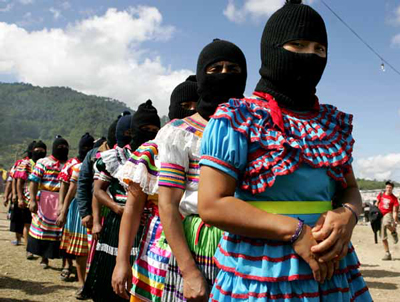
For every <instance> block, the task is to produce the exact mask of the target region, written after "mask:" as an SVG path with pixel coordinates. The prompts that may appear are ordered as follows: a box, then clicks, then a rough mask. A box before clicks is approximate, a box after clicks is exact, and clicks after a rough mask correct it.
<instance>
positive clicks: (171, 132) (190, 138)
mask: <svg viewBox="0 0 400 302" xmlns="http://www.w3.org/2000/svg"><path fill="white" fill-rule="evenodd" d="M154 141H155V142H156V143H157V145H158V150H159V159H160V161H161V162H164V161H166V162H169V163H175V164H178V165H181V166H183V167H188V160H189V159H188V154H190V155H191V156H193V157H200V147H201V137H199V136H197V135H195V134H194V133H192V132H189V131H187V130H185V129H183V128H179V127H175V126H173V125H172V124H171V123H170V124H167V125H165V126H164V127H162V128H161V130H160V131H159V132H158V134H157V136H156V138H155V140H154ZM178 150H179V151H178ZM171 151H175V152H171ZM177 151H178V152H177ZM175 153H178V154H175ZM179 153H180V154H179Z"/></svg>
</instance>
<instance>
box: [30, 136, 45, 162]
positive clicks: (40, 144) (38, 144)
mask: <svg viewBox="0 0 400 302" xmlns="http://www.w3.org/2000/svg"><path fill="white" fill-rule="evenodd" d="M36 148H43V149H44V151H33V152H32V160H33V161H34V162H35V163H36V162H37V160H38V159H41V158H44V157H46V150H47V146H46V144H45V143H44V142H42V141H38V142H36V144H35V145H34V146H33V150H35V149H36Z"/></svg>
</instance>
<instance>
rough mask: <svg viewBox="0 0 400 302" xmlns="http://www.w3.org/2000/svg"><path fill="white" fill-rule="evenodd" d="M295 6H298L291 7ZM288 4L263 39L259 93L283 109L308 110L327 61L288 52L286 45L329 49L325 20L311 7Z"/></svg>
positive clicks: (317, 57)
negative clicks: (312, 44)
mask: <svg viewBox="0 0 400 302" xmlns="http://www.w3.org/2000/svg"><path fill="white" fill-rule="evenodd" d="M291 2H295V3H291ZM298 2H301V1H289V2H288V3H286V4H285V5H284V6H283V7H282V8H281V9H279V10H278V11H277V12H275V13H274V14H273V15H272V16H271V17H270V18H269V20H268V22H267V24H266V25H265V28H264V32H263V35H262V38H261V62H262V66H261V69H260V75H261V80H260V81H259V83H258V85H257V87H256V91H262V92H267V93H270V94H271V95H273V96H274V97H275V99H276V100H277V102H278V103H280V104H281V105H282V106H285V107H288V108H291V109H295V110H308V109H310V108H312V106H313V105H314V103H315V99H316V98H315V92H316V86H317V84H318V82H319V81H320V79H321V77H322V74H323V72H324V69H325V66H326V62H327V58H322V57H320V56H318V55H317V54H300V53H294V52H291V51H288V50H286V49H284V48H283V45H284V44H285V43H287V42H290V41H293V40H308V41H313V42H319V43H321V44H322V45H325V46H328V37H327V33H326V28H325V23H324V20H323V19H322V17H321V16H320V15H319V14H318V13H317V12H316V11H315V10H314V9H312V8H311V7H310V6H308V5H304V4H298Z"/></svg>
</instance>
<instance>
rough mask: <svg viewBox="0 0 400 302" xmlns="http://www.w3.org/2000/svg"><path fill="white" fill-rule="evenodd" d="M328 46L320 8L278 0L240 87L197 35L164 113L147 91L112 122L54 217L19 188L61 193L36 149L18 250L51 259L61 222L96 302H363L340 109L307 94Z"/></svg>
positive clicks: (348, 141) (231, 61)
mask: <svg viewBox="0 0 400 302" xmlns="http://www.w3.org/2000/svg"><path fill="white" fill-rule="evenodd" d="M327 49H328V37H327V32H326V28H325V23H324V21H323V19H322V17H321V16H320V15H319V14H318V13H317V12H316V11H315V10H314V9H312V8H311V7H310V6H307V5H304V4H302V3H301V1H298V0H296V1H295V0H291V1H290V0H288V1H287V3H286V4H285V5H284V6H283V7H282V8H281V9H279V10H278V11H277V12H275V13H274V14H273V15H272V16H271V17H270V19H269V20H268V22H267V24H266V26H265V28H264V32H263V35H262V38H261V63H262V64H261V68H260V75H261V79H260V81H259V82H258V84H257V86H256V89H255V92H254V93H253V96H252V97H250V98H245V97H244V91H245V86H246V79H247V64H246V59H245V56H244V54H243V52H242V51H241V50H240V49H239V47H237V46H236V45H235V44H233V43H231V42H228V41H225V40H219V39H215V40H214V41H212V42H211V43H210V44H208V45H206V46H205V47H204V48H203V50H202V51H201V52H200V55H199V58H198V61H197V68H196V76H192V77H189V78H188V79H187V80H186V81H185V82H183V83H181V84H180V85H178V86H177V87H176V88H175V89H174V91H173V93H172V95H171V99H170V107H169V117H170V119H171V121H170V122H169V123H168V124H166V125H165V126H164V127H162V128H161V129H160V126H161V125H160V118H159V117H158V114H157V110H156V108H154V107H153V105H152V102H151V101H147V102H145V103H143V104H141V105H140V106H139V107H138V110H137V111H136V112H135V114H133V115H131V114H124V115H123V116H122V117H120V118H119V120H118V121H117V122H116V123H113V125H111V126H110V131H109V135H108V140H109V142H108V143H106V145H108V146H109V147H110V149H109V150H107V148H104V147H102V149H98V148H97V149H93V150H92V151H90V152H89V153H88V154H86V157H85V159H84V160H83V162H82V164H81V165H79V163H80V162H81V161H82V158H77V159H76V160H75V161H74V160H70V164H68V165H66V166H65V167H64V169H63V171H64V172H61V176H60V177H61V179H62V184H63V185H62V186H61V188H62V192H61V193H60V196H59V200H60V202H59V204H61V205H62V207H61V208H59V211H58V215H57V216H56V217H50V216H46V213H42V212H41V211H40V209H39V210H38V211H37V210H36V207H37V204H36V202H35V198H32V196H36V194H37V190H35V188H37V185H36V184H37V183H40V184H41V187H40V189H41V195H43V194H44V193H45V192H55V191H58V190H60V189H59V188H60V185H59V184H60V182H59V181H58V185H57V186H58V187H57V186H56V185H55V183H54V184H52V180H53V178H54V175H53V174H54V173H55V172H54V171H55V170H56V169H59V170H60V168H61V167H59V166H57V167H56V162H50V160H52V158H47V159H45V160H42V161H38V163H37V164H36V166H35V168H34V170H33V173H32V174H31V176H29V180H30V181H31V184H32V185H31V190H30V194H31V203H30V208H31V210H32V211H33V212H35V213H36V212H37V214H33V223H32V225H33V226H34V227H35V228H38V229H40V230H43V233H44V234H43V235H41V236H39V235H36V237H35V236H34V235H32V238H34V240H32V243H30V241H28V251H31V252H32V253H34V254H38V255H41V256H42V257H44V258H43V259H44V260H42V262H43V261H45V259H46V258H51V256H52V252H54V249H56V246H55V243H54V241H52V240H53V238H55V237H57V236H58V237H57V238H60V237H61V234H62V233H61V231H60V229H57V228H56V227H54V225H55V226H57V227H60V226H62V225H64V223H65V227H64V233H63V235H62V239H63V241H62V243H61V248H62V250H65V251H66V254H74V255H75V256H76V259H77V266H78V271H79V272H80V273H79V274H78V276H79V275H80V276H81V277H80V281H81V283H82V284H83V287H82V290H81V291H80V292H79V293H78V294H79V295H78V296H77V297H78V298H80V299H84V298H91V299H93V301H96V302H102V301H104V302H110V301H126V300H129V299H130V301H151V302H153V301H154V302H158V301H164V302H170V301H174V302H175V301H257V302H258V301H363V302H364V301H372V298H371V296H370V294H369V291H368V288H367V286H366V284H365V282H364V280H363V278H362V276H361V274H360V272H359V270H358V267H359V266H360V263H359V261H358V258H357V256H356V254H355V250H354V247H353V246H352V245H351V243H350V239H351V235H352V232H353V229H354V227H355V225H356V224H357V221H358V215H359V214H360V212H361V197H360V193H359V191H358V188H357V184H356V181H355V177H354V174H353V170H352V166H351V163H352V150H353V144H354V140H353V137H352V116H351V115H350V114H346V113H344V112H341V111H339V110H338V109H337V108H336V107H334V106H332V105H325V104H320V103H319V100H318V98H317V96H316V86H317V84H318V83H319V81H320V79H321V77H322V74H323V72H324V69H325V66H326V63H327ZM113 138H114V139H115V141H114V142H112V141H111V142H110V140H112V139H113ZM60 144H61V145H62V143H61V142H60V141H59V142H58V145H56V148H58V147H57V146H59V145H60ZM114 145H115V146H114ZM53 149H54V148H53ZM86 152H87V151H86ZM53 153H54V151H53ZM59 153H62V152H59ZM63 154H64V153H63ZM62 159H63V160H64V159H65V160H66V158H64V157H62ZM59 162H60V161H59ZM49 171H50V172H49ZM57 171H58V170H57ZM60 171H61V170H60ZM46 172H47V174H46ZM32 175H33V176H32ZM44 175H48V176H47V178H48V179H47V178H44ZM78 175H79V176H78ZM43 178H44V180H43ZM92 187H93V194H92ZM63 192H66V193H63ZM75 193H76V202H75V203H74V201H72V200H73V198H74V196H75ZM47 195H48V196H49V197H47V198H46V199H44V200H46V202H47V203H48V204H51V200H52V198H55V197H52V196H53V195H52V194H49V193H46V196H47ZM40 200H42V197H40ZM39 206H40V204H39ZM39 208H40V207H39ZM78 212H79V214H80V217H81V220H80V221H79V219H77V214H76V213H78ZM71 213H72V214H71ZM42 214H43V215H42ZM52 223H53V224H52ZM82 225H84V226H86V227H87V228H88V229H91V233H92V236H93V238H92V240H91V242H92V244H91V247H92V248H90V250H91V251H90V252H89V246H88V245H87V244H86V243H87V239H85V240H86V241H85V243H83V242H84V239H82V238H84V237H83V235H82V234H84V233H85V230H86V229H85V228H83V227H82ZM53 227H54V228H53ZM31 229H32V226H31ZM44 231H46V232H47V233H46V232H44ZM32 234H33V233H32ZM77 234H79V235H77ZM85 236H86V237H85V238H88V235H86V234H85ZM46 240H47V241H46ZM45 241H46V243H44V242H45ZM29 248H30V249H29ZM42 250H44V251H46V252H45V253H44V252H42V253H39V252H41V251H42ZM82 250H84V251H85V253H84V254H79V252H78V251H82ZM88 255H89V257H88ZM81 257H83V258H82V259H81ZM66 258H68V256H66ZM87 259H89V260H88V261H87ZM66 263H68V261H67V260H66ZM83 263H88V267H89V265H90V269H89V270H88V274H87V277H86V279H85V269H83V268H82V267H85V268H86V266H84V265H83ZM66 265H67V264H66ZM65 272H66V273H67V272H68V268H67V270H66V271H65Z"/></svg>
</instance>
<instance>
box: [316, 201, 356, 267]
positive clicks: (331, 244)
mask: <svg viewBox="0 0 400 302" xmlns="http://www.w3.org/2000/svg"><path fill="white" fill-rule="evenodd" d="M355 222H356V221H355V218H354V216H353V213H352V212H351V211H350V210H349V209H346V208H344V207H342V208H338V209H335V210H332V211H328V212H326V213H324V214H322V215H321V216H320V218H319V219H318V221H317V223H316V225H315V227H314V228H313V229H312V234H313V236H314V238H315V240H316V241H317V242H319V243H318V245H316V246H313V247H312V248H311V251H312V252H313V253H315V254H318V258H319V261H322V262H327V261H332V260H336V261H338V260H340V259H342V258H344V257H345V256H346V255H347V251H348V246H349V243H350V239H351V235H352V234H353V229H354V227H355Z"/></svg>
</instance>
